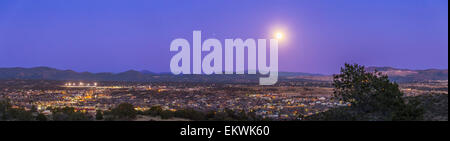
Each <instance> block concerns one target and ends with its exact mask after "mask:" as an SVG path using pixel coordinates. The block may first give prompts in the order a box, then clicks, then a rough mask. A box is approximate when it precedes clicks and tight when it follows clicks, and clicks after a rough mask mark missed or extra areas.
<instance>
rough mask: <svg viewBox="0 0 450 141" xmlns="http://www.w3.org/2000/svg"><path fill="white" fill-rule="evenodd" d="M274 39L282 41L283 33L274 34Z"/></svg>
mask: <svg viewBox="0 0 450 141" xmlns="http://www.w3.org/2000/svg"><path fill="white" fill-rule="evenodd" d="M275 38H277V39H283V33H281V32H277V33H276V34H275Z"/></svg>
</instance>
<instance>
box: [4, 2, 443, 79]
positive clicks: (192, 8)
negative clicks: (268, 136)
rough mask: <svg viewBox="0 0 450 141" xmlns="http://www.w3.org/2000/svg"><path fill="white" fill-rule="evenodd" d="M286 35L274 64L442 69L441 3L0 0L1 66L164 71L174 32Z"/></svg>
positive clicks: (317, 69)
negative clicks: (360, 65) (350, 64)
mask: <svg viewBox="0 0 450 141" xmlns="http://www.w3.org/2000/svg"><path fill="white" fill-rule="evenodd" d="M193 30H202V39H206V38H217V39H219V40H221V41H222V44H224V39H226V38H244V39H245V38H271V37H272V35H273V34H274V33H275V32H276V31H283V32H284V36H285V37H286V38H285V39H284V40H283V41H280V44H279V68H280V71H295V72H311V73H324V74H331V73H337V72H338V71H339V67H341V66H342V65H343V64H344V63H345V62H350V63H359V64H363V65H366V66H392V67H397V68H409V69H428V68H440V69H447V68H448V39H447V38H448V1H447V0H320V1H318V0H291V1H288V0H244V1H243V0H218V1H209V0H208V1H207V0H154V1H150V0H121V1H119V0H63V1H55V0H1V1H0V67H35V66H49V67H54V68H58V69H72V70H75V71H91V72H121V71H126V70H129V69H135V70H143V69H146V70H150V71H155V72H169V71H170V69H169V63H170V59H171V57H172V56H173V55H174V53H171V52H169V45H170V42H171V41H172V40H173V39H175V38H185V39H188V40H189V41H190V42H191V44H192V31H193Z"/></svg>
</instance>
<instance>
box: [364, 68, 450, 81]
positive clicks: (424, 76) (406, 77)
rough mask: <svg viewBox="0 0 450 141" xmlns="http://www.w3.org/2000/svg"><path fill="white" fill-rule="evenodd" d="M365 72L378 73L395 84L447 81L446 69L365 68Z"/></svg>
mask: <svg viewBox="0 0 450 141" xmlns="http://www.w3.org/2000/svg"><path fill="white" fill-rule="evenodd" d="M366 70H367V71H375V70H377V71H379V72H381V73H383V74H386V75H388V76H389V79H391V80H394V81H397V82H410V81H424V80H448V69H426V70H410V69H398V68H392V67H367V68H366Z"/></svg>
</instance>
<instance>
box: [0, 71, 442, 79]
mask: <svg viewBox="0 0 450 141" xmlns="http://www.w3.org/2000/svg"><path fill="white" fill-rule="evenodd" d="M366 69H367V70H368V71H374V70H375V69H376V70H378V71H381V72H382V73H385V74H387V75H389V78H390V79H391V80H394V81H399V82H409V81H423V80H448V70H439V69H428V70H408V69H396V68H392V67H367V68H366ZM259 77H261V76H260V75H258V74H256V75H255V74H253V75H249V74H246V75H194V74H191V75H172V74H171V73H154V72H151V71H148V70H142V71H136V70H128V71H125V72H121V73H110V72H102V73H91V72H75V71H73V70H59V69H55V68H50V67H34V68H21V67H14V68H0V79H44V80H85V81H146V82H258V79H259ZM279 77H280V79H283V78H297V79H310V80H322V81H324V80H326V81H329V79H324V78H325V77H329V76H327V75H321V74H311V73H302V72H279Z"/></svg>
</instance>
